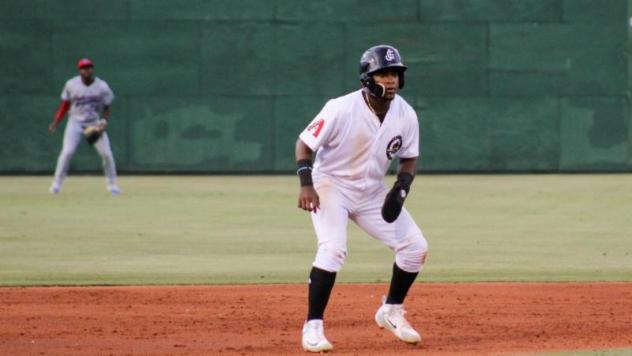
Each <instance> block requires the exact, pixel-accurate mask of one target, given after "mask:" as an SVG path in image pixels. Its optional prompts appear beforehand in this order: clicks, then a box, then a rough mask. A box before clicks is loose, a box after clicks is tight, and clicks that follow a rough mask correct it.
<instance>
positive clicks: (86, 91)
mask: <svg viewBox="0 0 632 356" xmlns="http://www.w3.org/2000/svg"><path fill="white" fill-rule="evenodd" d="M61 100H64V101H69V102H70V111H69V112H68V123H67V124H66V130H65V131H64V146H63V148H62V150H61V153H60V154H59V158H58V160H57V168H56V169H55V178H54V181H53V184H54V185H57V186H61V184H62V182H63V180H64V178H65V177H66V175H67V174H68V169H69V168H70V160H71V158H72V156H73V155H74V154H75V151H76V149H77V146H78V145H79V143H80V142H81V140H82V139H83V129H84V128H85V127H86V126H90V125H94V124H96V123H97V121H98V120H99V118H100V113H101V111H102V110H103V108H104V107H105V106H110V105H111V104H112V101H113V100H114V94H113V93H112V90H111V89H110V87H109V86H108V84H107V83H106V82H105V81H103V80H101V79H99V78H97V77H95V78H94V81H93V82H92V83H91V84H90V85H85V84H84V83H83V81H82V80H81V76H76V77H74V78H72V79H70V80H68V81H67V82H66V85H65V86H64V89H63V91H62V93H61ZM94 147H95V149H96V150H97V152H98V153H99V155H100V156H101V158H102V160H103V171H104V174H105V176H106V180H107V184H108V185H115V184H116V165H115V163H114V156H113V155H112V150H111V149H110V140H109V139H108V135H107V133H106V132H104V133H103V135H102V136H101V138H100V139H99V140H98V141H97V142H95V143H94Z"/></svg>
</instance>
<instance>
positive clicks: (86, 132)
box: [83, 119, 107, 145]
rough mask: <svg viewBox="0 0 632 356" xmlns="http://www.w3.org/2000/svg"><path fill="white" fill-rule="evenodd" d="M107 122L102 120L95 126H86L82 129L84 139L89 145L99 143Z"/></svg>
mask: <svg viewBox="0 0 632 356" xmlns="http://www.w3.org/2000/svg"><path fill="white" fill-rule="evenodd" d="M106 124H107V121H105V120H104V119H101V120H99V121H98V122H97V123H96V124H95V125H91V126H86V128H84V129H83V136H84V137H85V138H86V141H88V143H89V144H91V145H94V143H95V142H97V141H99V139H100V138H101V135H103V132H105V125H106Z"/></svg>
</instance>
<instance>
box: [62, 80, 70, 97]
mask: <svg viewBox="0 0 632 356" xmlns="http://www.w3.org/2000/svg"><path fill="white" fill-rule="evenodd" d="M61 100H63V101H70V85H68V82H66V84H65V85H64V89H62V90H61Z"/></svg>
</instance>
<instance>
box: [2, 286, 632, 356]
mask: <svg viewBox="0 0 632 356" xmlns="http://www.w3.org/2000/svg"><path fill="white" fill-rule="evenodd" d="M386 290H387V286H385V285H379V284H373V285H348V284H347V285H344V284H340V285H337V286H336V287H335V289H334V292H333V294H332V300H331V304H330V307H329V308H328V311H327V315H326V317H327V321H326V327H327V328H326V331H327V335H328V337H329V339H330V340H331V341H332V343H333V344H334V347H335V353H336V354H362V355H366V354H373V355H387V354H391V355H394V354H397V355H404V354H419V353H420V351H421V352H422V353H423V354H424V355H434V354H501V353H519V352H539V351H558V350H578V349H608V348H618V347H628V348H629V347H632V283H594V284H572V283H545V284H537V283H475V284H416V285H415V286H414V287H413V289H412V291H411V294H410V296H409V298H408V300H407V309H408V310H409V313H408V315H407V317H408V319H409V320H410V321H411V323H412V324H413V325H415V326H416V327H417V328H418V329H419V330H420V331H421V333H422V336H423V338H424V341H423V343H422V344H421V345H419V346H409V345H406V344H403V343H401V342H399V341H397V340H395V339H394V337H393V336H392V335H391V334H389V333H388V332H386V331H383V330H380V329H378V328H377V327H376V326H375V324H374V322H373V314H374V312H375V310H376V309H377V307H378V306H379V304H380V301H381V296H382V294H383V293H384V292H385V291H386ZM305 295H306V286H304V285H254V286H183V287H94V288H93V287H91V288H87V287H84V288H57V287H54V288H53V287H50V288H0V350H2V351H1V352H0V353H2V354H10V355H22V354H31V355H38V354H42V355H62V354H63V355H68V354H100V355H103V354H200V355H201V354H205V355H215V354H222V355H223V354H256V355H279V354H298V353H301V350H300V329H301V326H302V319H303V316H304V314H305V312H306V306H305Z"/></svg>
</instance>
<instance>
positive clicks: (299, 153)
mask: <svg viewBox="0 0 632 356" xmlns="http://www.w3.org/2000/svg"><path fill="white" fill-rule="evenodd" d="M313 153H314V152H313V151H312V149H311V148H309V146H307V145H306V144H305V142H303V140H301V139H300V138H299V139H298V140H296V148H295V156H296V165H297V170H296V174H298V177H299V179H300V181H301V191H300V192H299V195H298V207H299V208H301V209H303V210H307V211H313V212H316V211H317V210H318V209H320V201H319V198H318V193H316V189H314V184H313V182H312V156H313Z"/></svg>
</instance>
